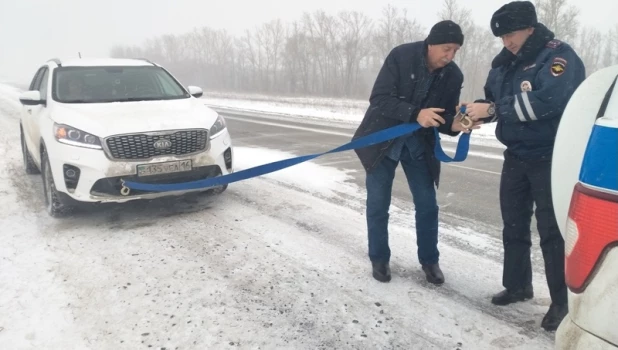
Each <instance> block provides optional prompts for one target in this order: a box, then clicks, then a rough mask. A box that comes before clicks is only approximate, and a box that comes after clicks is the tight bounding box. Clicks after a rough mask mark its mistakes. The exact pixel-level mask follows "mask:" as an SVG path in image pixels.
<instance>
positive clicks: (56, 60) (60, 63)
mask: <svg viewBox="0 0 618 350" xmlns="http://www.w3.org/2000/svg"><path fill="white" fill-rule="evenodd" d="M50 61H51V62H54V63H55V64H57V65H58V67H62V62H60V59H58V58H51V59H49V60H47V62H50Z"/></svg>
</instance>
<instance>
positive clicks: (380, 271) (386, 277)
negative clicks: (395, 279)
mask: <svg viewBox="0 0 618 350" xmlns="http://www.w3.org/2000/svg"><path fill="white" fill-rule="evenodd" d="M371 266H372V267H373V278H375V279H377V280H378V281H380V282H388V281H390V280H391V268H390V266H389V265H388V263H381V262H372V263H371Z"/></svg>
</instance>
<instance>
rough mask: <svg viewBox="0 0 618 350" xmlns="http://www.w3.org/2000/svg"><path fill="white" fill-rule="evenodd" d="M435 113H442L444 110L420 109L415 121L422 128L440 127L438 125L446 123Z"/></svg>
mask: <svg viewBox="0 0 618 350" xmlns="http://www.w3.org/2000/svg"><path fill="white" fill-rule="evenodd" d="M437 112H444V109H443V108H425V109H421V111H420V112H419V113H418V117H417V118H416V121H417V122H418V123H419V124H420V125H421V126H422V127H423V128H430V127H432V126H435V127H438V126H440V124H444V123H446V121H445V120H444V118H442V117H441V116H439V115H437V114H436V113H437Z"/></svg>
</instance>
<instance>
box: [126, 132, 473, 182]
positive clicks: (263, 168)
mask: <svg viewBox="0 0 618 350" xmlns="http://www.w3.org/2000/svg"><path fill="white" fill-rule="evenodd" d="M420 128H421V125H420V124H418V123H406V124H400V125H397V126H394V127H391V128H388V129H384V130H380V131H377V132H375V133H373V134H369V135H367V136H363V137H359V138H358V139H356V140H353V141H351V142H348V143H346V144H344V145H342V146H339V147H337V148H334V149H332V150H330V151H327V152H324V153H316V154H310V155H306V156H300V157H294V158H289V159H283V160H279V161H276V162H272V163H267V164H262V165H258V166H256V167H253V168H249V169H244V170H241V171H238V172H234V173H231V174H227V175H223V176H217V177H213V178H208V179H204V180H197V181H190V182H182V183H173V184H149V183H142V182H133V181H125V180H121V181H122V184H123V186H124V187H127V188H129V189H131V190H139V191H154V192H165V191H184V190H194V189H206V188H210V187H215V186H221V185H225V184H229V183H232V182H238V181H241V180H246V179H250V178H253V177H258V176H261V175H264V174H268V173H272V172H275V171H277V170H281V169H284V168H288V167H291V166H293V165H296V164H299V163H303V162H306V161H308V160H311V159H314V158H317V157H319V156H322V155H325V154H329V153H336V152H343V151H348V150H353V149H358V148H363V147H367V146H371V145H375V144H378V143H381V142H384V141H388V140H391V139H394V138H397V137H400V136H403V135H407V134H411V133H413V132H414V131H416V130H418V129H420ZM433 129H434V133H435V136H436V145H435V148H434V153H435V155H436V158H437V159H438V160H440V161H441V162H461V161H463V160H465V159H466V157H467V155H468V149H469V147H470V134H469V133H468V134H467V133H463V134H462V135H461V137H460V138H459V142H458V143H457V150H456V151H455V156H454V157H453V158H451V157H449V156H448V155H447V154H446V153H444V150H442V146H441V145H440V134H439V133H438V129H437V128H433Z"/></svg>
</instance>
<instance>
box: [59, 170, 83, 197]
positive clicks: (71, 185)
mask: <svg viewBox="0 0 618 350" xmlns="http://www.w3.org/2000/svg"><path fill="white" fill-rule="evenodd" d="M62 171H63V172H64V184H65V185H66V187H67V190H69V191H70V192H73V191H74V190H75V188H77V183H78V182H79V175H80V171H79V168H78V167H76V166H73V165H69V164H64V165H63V166H62Z"/></svg>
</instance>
